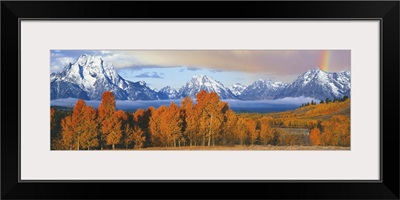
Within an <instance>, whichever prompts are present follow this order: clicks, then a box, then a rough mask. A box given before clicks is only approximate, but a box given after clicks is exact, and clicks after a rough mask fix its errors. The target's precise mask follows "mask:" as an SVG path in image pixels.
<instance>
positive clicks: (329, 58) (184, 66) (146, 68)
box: [50, 50, 351, 89]
mask: <svg viewBox="0 0 400 200" xmlns="http://www.w3.org/2000/svg"><path fill="white" fill-rule="evenodd" d="M84 53H85V54H89V55H97V56H101V57H102V58H103V60H104V61H106V62H110V63H112V64H113V65H114V67H115V69H116V70H117V72H118V73H119V74H120V75H121V76H122V77H123V78H125V79H127V80H130V81H145V82H146V83H148V85H149V86H150V87H151V88H153V89H154V88H157V89H161V88H162V87H164V86H166V85H169V86H171V87H173V88H175V89H178V88H180V87H181V86H183V85H184V84H185V83H186V82H187V81H188V80H190V78H191V77H192V76H194V75H199V74H203V75H207V76H210V77H212V78H214V79H216V80H218V81H220V82H221V83H223V84H224V85H226V86H229V85H232V84H234V83H242V84H245V85H249V84H251V83H253V82H254V81H255V80H257V79H272V80H274V81H281V82H290V81H293V80H294V79H295V78H296V77H298V76H299V75H301V74H302V73H304V72H305V71H307V70H308V69H313V68H320V69H322V70H324V71H329V72H337V71H342V70H350V65H351V58H350V57H351V55H350V54H351V51H350V50H129V51H128V50H124V51H121V50H118V51H114V50H51V51H50V71H51V72H57V71H61V70H62V68H63V67H64V66H65V65H67V64H68V63H74V62H75V61H76V59H77V58H78V57H79V56H80V55H81V54H84Z"/></svg>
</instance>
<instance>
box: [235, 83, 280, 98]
mask: <svg viewBox="0 0 400 200" xmlns="http://www.w3.org/2000/svg"><path fill="white" fill-rule="evenodd" d="M284 86H285V85H284V84H283V83H281V82H274V81H271V80H263V79H259V80H257V81H255V82H254V83H253V84H251V85H249V86H247V87H246V89H244V90H243V92H242V93H241V95H240V98H241V99H243V100H266V99H274V98H275V96H276V95H277V94H278V93H279V91H280V90H281V89H282V88H283V87H284Z"/></svg>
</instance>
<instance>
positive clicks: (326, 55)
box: [319, 51, 331, 71]
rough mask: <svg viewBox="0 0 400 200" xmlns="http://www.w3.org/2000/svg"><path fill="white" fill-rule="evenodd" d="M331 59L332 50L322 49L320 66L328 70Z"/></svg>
mask: <svg viewBox="0 0 400 200" xmlns="http://www.w3.org/2000/svg"><path fill="white" fill-rule="evenodd" d="M330 60H331V51H322V55H321V61H320V64H319V68H320V69H321V70H323V71H328V69H329V64H330Z"/></svg>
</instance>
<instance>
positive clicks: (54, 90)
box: [50, 54, 159, 100]
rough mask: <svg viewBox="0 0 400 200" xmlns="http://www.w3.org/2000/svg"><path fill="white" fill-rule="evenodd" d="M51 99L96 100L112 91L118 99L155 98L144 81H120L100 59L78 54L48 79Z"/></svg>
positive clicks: (110, 67)
mask: <svg viewBox="0 0 400 200" xmlns="http://www.w3.org/2000/svg"><path fill="white" fill-rule="evenodd" d="M50 81H51V83H50V91H51V99H59V98H68V97H72V98H82V99H85V100H89V99H90V100H100V99H101V95H102V94H103V93H104V92H105V91H108V90H110V91H112V92H113V94H114V95H115V98H116V99H120V100H127V99H129V100H138V99H140V100H150V99H159V98H158V96H157V94H156V93H155V92H154V91H153V90H151V89H150V88H148V87H147V86H146V83H144V82H142V81H141V82H130V81H126V80H125V79H123V78H122V77H121V76H120V75H119V74H118V73H117V72H116V71H115V69H114V66H113V65H112V64H110V63H107V62H104V61H103V59H102V58H101V57H100V56H91V55H87V54H83V55H81V56H80V57H79V58H78V59H77V60H76V62H75V63H69V64H68V65H66V66H65V67H64V69H63V70H62V71H61V72H59V73H53V74H51V76H50Z"/></svg>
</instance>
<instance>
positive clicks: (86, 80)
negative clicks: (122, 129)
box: [50, 54, 351, 100]
mask: <svg viewBox="0 0 400 200" xmlns="http://www.w3.org/2000/svg"><path fill="white" fill-rule="evenodd" d="M350 77H351V76H350V71H341V72H325V71H322V70H320V69H318V68H316V69H312V70H308V71H307V72H305V73H304V74H302V75H300V76H299V77H298V78H297V79H296V80H294V81H293V82H291V83H287V84H282V83H280V82H273V81H271V80H262V79H260V80H257V81H255V82H254V83H253V84H251V85H249V86H247V87H246V86H244V85H242V84H240V83H237V84H234V85H232V86H230V87H229V88H228V87H225V86H224V85H223V84H222V83H220V82H219V81H217V80H214V79H213V78H211V77H208V76H205V75H197V76H193V77H192V79H191V80H189V81H188V82H187V83H186V85H184V86H183V87H182V88H180V89H179V91H176V90H175V89H173V88H171V87H169V86H166V87H164V88H162V89H161V90H160V91H156V90H152V89H150V88H149V87H148V86H147V84H146V83H145V82H144V81H138V82H131V81H127V80H125V79H123V78H122V77H121V76H120V75H119V74H118V73H117V72H116V70H115V69H114V66H113V65H112V64H110V63H107V62H105V61H103V59H102V58H101V57H99V56H91V55H87V54H83V55H81V56H80V57H79V58H78V59H77V60H76V61H75V62H74V63H69V64H68V65H66V66H65V67H64V69H63V70H62V71H61V72H58V73H52V74H51V75H50V91H51V99H63V98H81V99H85V100H100V99H101V95H102V94H103V93H104V92H105V91H108V90H110V91H112V92H113V93H114V95H115V97H116V99H119V100H158V99H182V98H185V97H186V96H189V97H191V98H195V97H196V94H197V93H198V92H200V91H201V90H206V91H207V92H216V93H217V94H218V95H219V96H220V98H221V99H241V100H267V99H281V98H285V97H310V98H315V99H325V98H330V99H334V98H341V97H343V96H345V95H346V96H348V97H350V86H351V85H350V83H351V82H350Z"/></svg>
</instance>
